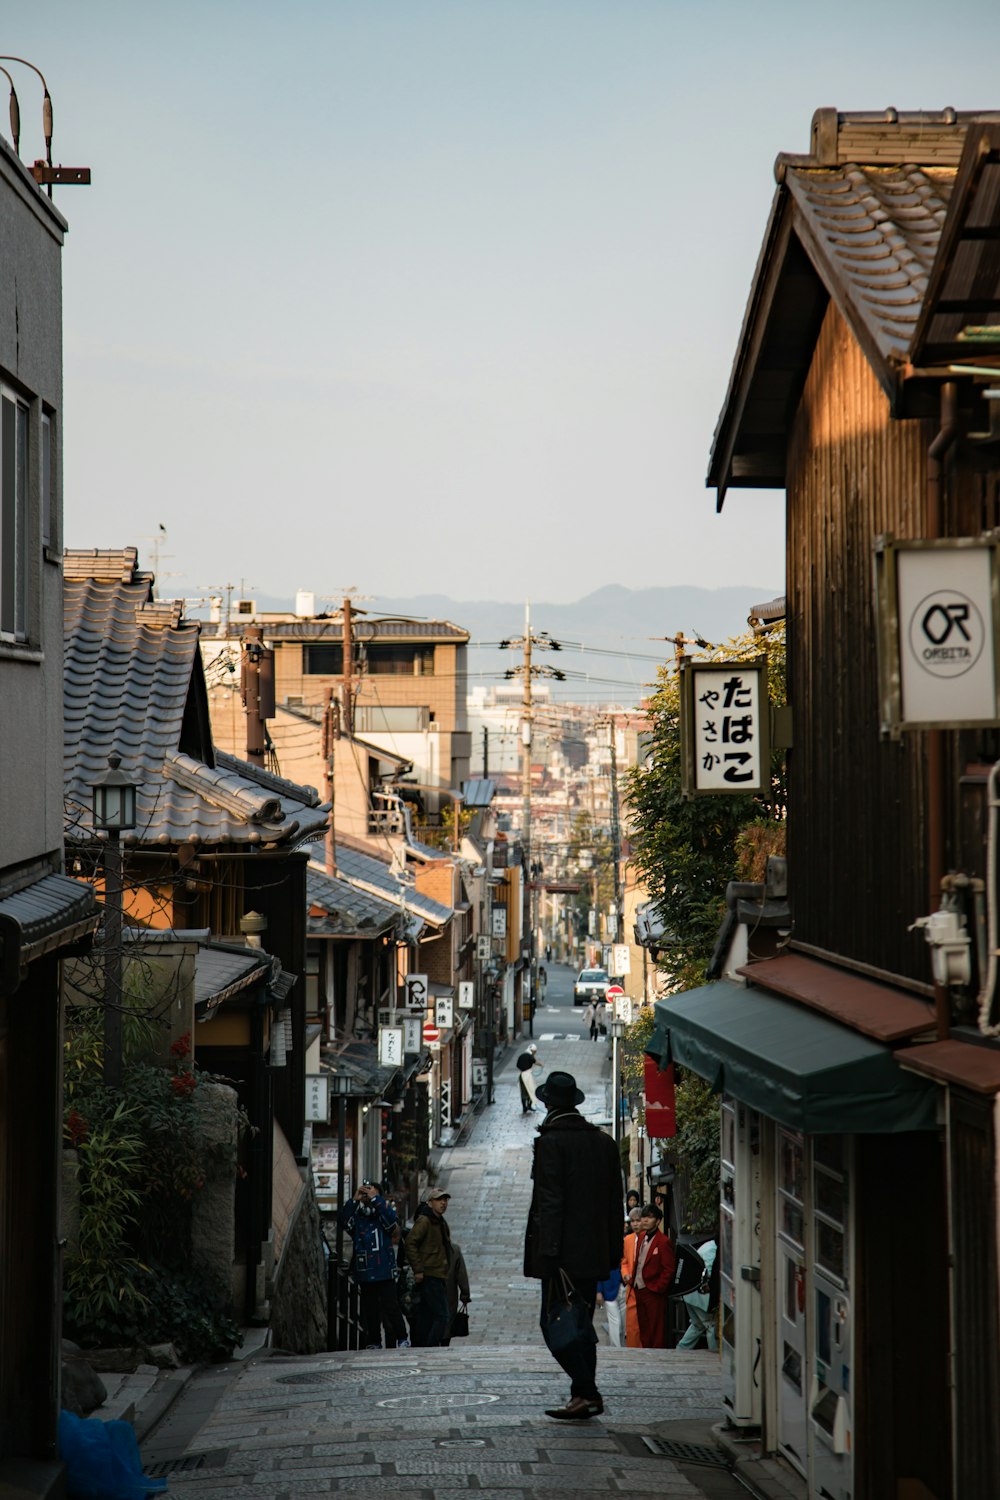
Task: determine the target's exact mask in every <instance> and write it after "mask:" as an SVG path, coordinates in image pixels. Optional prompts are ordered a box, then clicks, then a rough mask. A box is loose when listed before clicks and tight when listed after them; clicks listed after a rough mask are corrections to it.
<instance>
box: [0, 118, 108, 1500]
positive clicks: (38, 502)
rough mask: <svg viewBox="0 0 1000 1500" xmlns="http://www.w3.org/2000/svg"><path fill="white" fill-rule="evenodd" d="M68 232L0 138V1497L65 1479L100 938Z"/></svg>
mask: <svg viewBox="0 0 1000 1500" xmlns="http://www.w3.org/2000/svg"><path fill="white" fill-rule="evenodd" d="M66 227H67V226H66V221H65V219H64V218H63V217H62V215H61V214H60V213H58V212H57V210H56V209H55V208H54V207H53V205H52V203H51V201H50V200H49V199H48V198H47V197H45V196H44V195H43V194H42V193H41V192H40V190H39V189H38V187H36V185H35V182H34V179H33V178H32V177H31V175H30V173H29V172H28V171H27V170H26V169H25V168H24V167H23V166H22V165H21V163H20V162H19V161H18V159H17V158H16V156H15V155H14V154H13V152H11V151H10V150H9V148H8V147H7V146H6V145H5V144H4V143H3V142H2V141H0V265H2V266H3V278H2V281H0V703H2V704H3V711H2V713H0V1491H2V1492H4V1493H7V1492H8V1486H10V1487H13V1488H14V1489H15V1490H16V1492H17V1493H18V1494H45V1493H48V1492H49V1487H50V1486H51V1485H54V1484H58V1483H60V1482H61V1481H60V1480H59V1478H58V1474H59V1468H60V1466H59V1465H58V1464H57V1463H56V1462H55V1458H56V1418H57V1414H58V1410H59V1397H60V1387H59V1336H60V1327H61V1316H62V1307H61V1293H60V1251H59V1248H58V1245H59V1235H60V1231H59V1203H58V1190H57V1184H58V1182H59V1180H60V1172H59V1161H60V1156H61V1150H62V1132H61V1099H62V1096H61V1081H62V1047H61V1027H60V1013H59V958H60V955H63V954H66V953H67V952H68V951H70V950H71V948H72V946H73V945H74V944H75V943H76V942H78V941H79V940H80V939H81V938H84V937H85V936H86V935H88V934H89V933H90V932H91V931H92V930H93V929H94V927H96V925H97V905H96V901H95V898H94V894H93V891H91V890H90V888H89V887H86V886H80V885H79V884H78V883H77V882H76V881H75V880H71V879H67V878H66V876H64V875H63V873H62V868H63V861H62V836H63V807H62V602H61V595H62V577H61V571H60V549H61V545H62V281H61V252H62V244H63V236H64V234H65V232H66Z"/></svg>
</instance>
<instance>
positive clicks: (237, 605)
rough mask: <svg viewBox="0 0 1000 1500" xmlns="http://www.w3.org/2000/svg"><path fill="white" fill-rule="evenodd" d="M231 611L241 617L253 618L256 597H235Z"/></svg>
mask: <svg viewBox="0 0 1000 1500" xmlns="http://www.w3.org/2000/svg"><path fill="white" fill-rule="evenodd" d="M233 613H234V614H236V615H238V616H241V617H242V618H243V619H251V620H252V619H253V617H254V615H255V614H256V613H257V601H256V599H237V600H236V601H235V602H234V604H233Z"/></svg>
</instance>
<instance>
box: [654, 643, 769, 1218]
mask: <svg viewBox="0 0 1000 1500" xmlns="http://www.w3.org/2000/svg"><path fill="white" fill-rule="evenodd" d="M764 649H765V643H764V641H762V639H761V638H760V637H757V636H754V635H752V634H748V635H745V636H741V637H739V638H737V639H735V640H732V641H730V642H729V643H728V644H727V645H726V646H724V647H720V648H718V649H716V650H710V651H708V652H706V653H705V654H704V655H705V659H708V660H718V661H747V660H751V659H753V658H755V657H758V656H760V655H761V654H762V652H763V651H764ZM766 656H767V675H768V690H769V693H770V698H771V702H772V703H773V704H775V705H779V706H780V705H783V704H784V703H785V702H786V692H785V636H784V630H783V629H782V630H780V631H774V632H772V633H770V634H769V635H768V636H767V637H766ZM649 716H650V720H651V740H650V748H649V753H648V756H647V759H646V762H645V764H643V765H641V766H639V767H637V768H636V769H635V770H633V771H631V772H630V773H629V774H628V777H627V778H626V794H625V795H626V802H627V805H628V808H629V813H630V836H631V840H632V858H633V861H634V864H635V866H636V868H637V869H638V870H639V872H640V874H641V876H642V878H643V881H644V883H645V885H646V888H647V890H648V891H649V893H650V897H651V899H652V901H653V902H654V904H655V906H656V908H657V910H658V912H659V914H660V917H661V919H662V921H663V924H664V928H665V932H666V940H665V945H664V948H663V949H662V950H661V953H660V955H659V957H658V966H659V968H660V969H661V971H662V972H663V975H664V979H665V984H666V989H667V990H668V992H673V991H677V990H682V989H691V988H694V987H695V986H696V985H699V984H701V983H703V982H704V978H705V969H706V967H707V965H708V962H709V960H710V958H711V956H712V950H713V948H714V946H715V942H716V938H717V936H718V931H719V927H720V924H721V922H722V918H723V916H724V914H725V893H726V886H727V884H728V883H729V881H730V880H737V879H745V880H760V879H762V878H763V873H764V871H763V867H764V863H765V860H766V857H767V855H769V854H781V853H783V852H784V817H785V767H784V758H783V755H782V754H780V753H776V754H775V755H774V756H773V757H772V764H771V784H770V787H769V790H768V793H767V794H766V795H764V796H756V795H743V796H739V795H736V796H713V797H691V798H685V797H683V796H682V793H681V745H680V695H679V685H678V678H677V673H676V671H675V670H674V668H673V666H669V667H662V668H661V669H660V671H659V678H658V684H657V688H656V691H655V693H654V694H653V696H652V698H651V700H650V703H649ZM652 1024H653V1016H652V1012H651V1011H645V1012H644V1013H643V1014H642V1015H641V1016H640V1017H639V1018H638V1020H637V1021H636V1022H635V1023H634V1024H633V1026H631V1027H630V1028H629V1031H628V1035H627V1038H626V1062H625V1068H626V1079H627V1080H628V1083H627V1086H628V1087H631V1088H633V1089H634V1090H636V1091H639V1090H641V1087H642V1082H641V1080H642V1066H643V1064H642V1058H643V1054H644V1052H645V1048H646V1046H647V1044H648V1041H649V1036H650V1033H651V1031H652ZM676 1102H677V1135H676V1136H675V1137H674V1139H673V1142H672V1144H671V1150H670V1154H671V1156H672V1158H673V1160H674V1163H675V1165H676V1167H677V1170H678V1172H679V1174H680V1177H681V1179H682V1183H683V1186H684V1198H683V1201H684V1205H685V1206H684V1214H685V1219H686V1220H687V1221H688V1222H687V1225H686V1226H685V1227H689V1228H691V1229H707V1228H709V1227H711V1226H712V1225H713V1224H714V1223H715V1221H716V1218H717V1213H718V1170H719V1166H718V1149H719V1138H718V1131H719V1101H718V1099H717V1098H716V1097H715V1095H713V1094H712V1092H711V1090H710V1088H709V1086H708V1084H707V1083H705V1082H704V1080H702V1079H701V1078H698V1077H696V1076H695V1075H694V1074H691V1073H687V1074H683V1075H681V1076H680V1077H679V1078H678V1082H677V1090H676Z"/></svg>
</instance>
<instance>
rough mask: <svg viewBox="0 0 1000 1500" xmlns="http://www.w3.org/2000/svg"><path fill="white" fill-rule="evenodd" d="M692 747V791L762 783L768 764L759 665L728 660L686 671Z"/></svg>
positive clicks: (743, 789)
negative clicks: (689, 683)
mask: <svg viewBox="0 0 1000 1500" xmlns="http://www.w3.org/2000/svg"><path fill="white" fill-rule="evenodd" d="M689 671H690V676H691V688H690V695H691V696H690V698H689V700H688V702H689V703H690V705H691V746H692V752H693V771H694V786H693V790H694V791H696V792H754V791H758V790H760V788H761V787H762V786H763V784H764V777H765V775H766V773H767V769H768V768H767V766H766V765H765V764H764V759H763V750H764V745H765V743H766V726H765V715H766V713H767V703H766V701H765V702H762V701H761V699H762V688H763V686H764V679H763V674H762V672H761V670H760V668H759V667H755V666H752V665H750V664H749V663H743V662H726V663H724V664H717V665H715V666H713V667H712V668H711V669H709V668H707V667H702V666H698V665H693V666H692V667H691V668H690V669H689Z"/></svg>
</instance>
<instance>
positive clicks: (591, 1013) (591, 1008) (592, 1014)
mask: <svg viewBox="0 0 1000 1500" xmlns="http://www.w3.org/2000/svg"><path fill="white" fill-rule="evenodd" d="M583 1024H584V1025H585V1026H587V1027H589V1028H590V1040H591V1041H592V1042H596V1041H597V1005H596V1002H595V1001H593V1000H588V1001H587V1008H586V1010H585V1011H584V1013H583Z"/></svg>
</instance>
